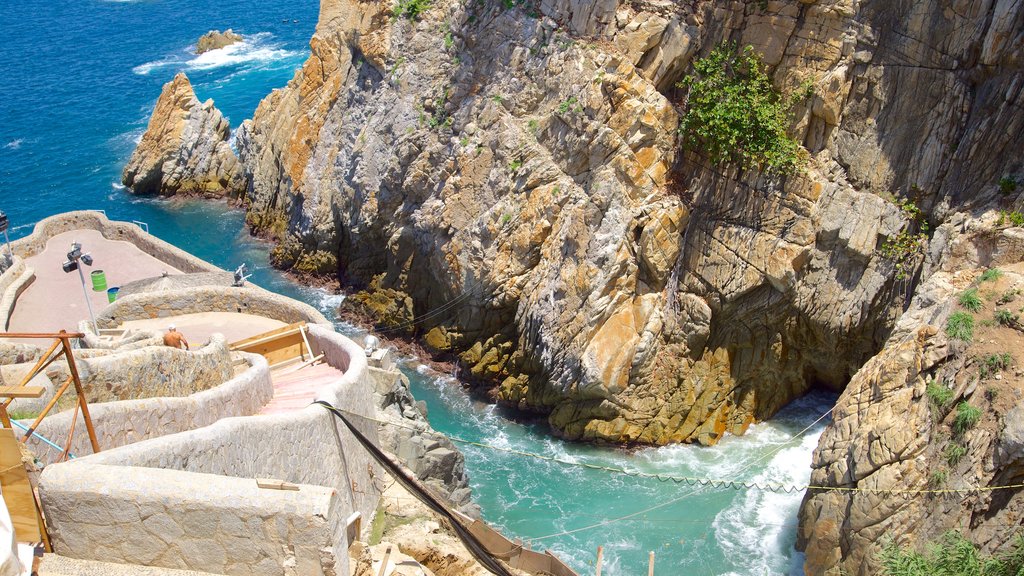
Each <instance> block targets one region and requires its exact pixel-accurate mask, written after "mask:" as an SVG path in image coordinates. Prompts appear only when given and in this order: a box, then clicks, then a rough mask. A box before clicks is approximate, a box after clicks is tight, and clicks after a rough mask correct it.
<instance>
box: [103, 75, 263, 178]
mask: <svg viewBox="0 0 1024 576" xmlns="http://www.w3.org/2000/svg"><path fill="white" fill-rule="evenodd" d="M230 136H231V126H230V125H229V124H228V121H227V119H226V118H224V116H223V115H222V114H221V113H220V110H217V108H215V107H214V106H213V100H207V101H206V102H202V103H201V102H199V99H198V98H196V94H195V92H194V91H193V90H192V84H191V83H190V82H189V81H188V77H186V76H185V74H184V73H183V72H179V73H178V74H177V75H176V76H175V77H174V79H173V80H172V81H170V82H168V83H167V84H165V85H164V89H163V91H162V92H161V93H160V99H159V100H157V103H156V108H155V109H154V110H153V116H152V117H151V118H150V120H149V126H148V127H147V128H146V132H145V134H143V135H142V140H141V141H140V142H139V145H138V146H137V147H136V148H135V151H134V152H133V153H132V156H131V158H130V159H129V160H128V164H126V165H125V167H124V172H123V173H122V175H121V182H122V183H123V184H124V185H125V186H127V187H128V188H130V189H131V191H132V192H134V193H135V194H158V195H160V196H174V195H191V196H206V197H220V196H239V195H241V194H243V193H244V192H245V186H246V178H245V173H244V171H243V169H242V165H241V164H240V163H239V161H238V157H237V156H236V155H235V153H234V151H233V150H231V145H230V144H229V143H228V140H229V138H230Z"/></svg>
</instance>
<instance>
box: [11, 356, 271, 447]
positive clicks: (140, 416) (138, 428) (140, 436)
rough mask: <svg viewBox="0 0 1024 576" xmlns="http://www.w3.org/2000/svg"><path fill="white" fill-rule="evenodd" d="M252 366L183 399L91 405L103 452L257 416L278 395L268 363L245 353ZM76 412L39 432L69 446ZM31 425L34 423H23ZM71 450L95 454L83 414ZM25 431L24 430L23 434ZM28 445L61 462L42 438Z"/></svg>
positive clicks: (42, 426)
mask: <svg viewBox="0 0 1024 576" xmlns="http://www.w3.org/2000/svg"><path fill="white" fill-rule="evenodd" d="M240 354H241V355H242V357H243V358H244V359H245V361H246V362H247V363H248V365H249V368H248V369H246V370H245V371H244V372H242V373H241V374H239V375H237V376H235V377H234V378H231V379H230V380H228V381H226V382H224V383H223V384H220V385H219V386H215V387H213V388H210V389H208V390H203V391H200V392H196V393H195V394H191V395H189V396H184V397H180V398H173V397H162V398H145V399H137V400H121V401H117V402H104V403H99V404H90V405H89V412H90V415H91V416H92V421H93V426H94V428H95V430H96V437H97V442H98V443H99V445H100V450H104V451H106V450H111V449H113V448H118V447H121V446H126V445H128V444H132V443H135V442H141V441H143V440H148V439H150V438H158V437H160V436H166V435H167V434H174V433H177V432H182V431H185V430H195V429H196V428H202V427H203V426H209V425H210V424H212V423H214V422H216V421H218V420H221V419H222V418H228V417H231V416H249V415H251V414H256V413H257V412H259V410H260V409H261V408H262V407H263V406H265V405H266V404H267V403H268V402H270V399H271V398H272V397H273V395H274V385H273V383H272V382H271V380H270V368H269V367H268V366H267V361H266V360H265V359H264V358H263V357H262V356H259V355H258V354H247V353H240ZM71 415H72V413H71V411H64V412H61V413H60V414H55V415H53V416H47V417H46V418H45V419H44V420H43V422H42V423H41V424H40V425H39V428H38V432H39V433H40V434H42V435H43V436H44V437H46V438H48V439H50V440H51V441H53V442H55V443H57V444H59V445H61V446H66V444H65V443H66V441H67V438H68V431H69V429H70V426H71ZM22 424H25V425H26V426H27V425H30V424H31V421H22ZM75 430H76V432H75V437H74V439H73V441H72V443H71V453H72V454H73V455H75V456H77V457H82V456H86V455H89V454H92V444H91V443H90V442H89V438H88V435H87V434H86V430H85V422H84V418H83V417H82V416H81V415H80V414H79V415H78V423H77V424H76V426H75ZM22 435H23V434H22ZM28 446H29V447H30V448H31V449H32V452H33V453H34V454H35V455H36V457H37V458H38V459H39V460H40V461H42V462H43V463H44V464H50V463H52V462H55V461H56V460H57V459H58V458H59V457H60V453H59V451H58V450H56V449H55V448H53V447H52V446H49V445H47V444H46V443H44V442H42V441H41V440H39V439H38V438H31V439H29V441H28Z"/></svg>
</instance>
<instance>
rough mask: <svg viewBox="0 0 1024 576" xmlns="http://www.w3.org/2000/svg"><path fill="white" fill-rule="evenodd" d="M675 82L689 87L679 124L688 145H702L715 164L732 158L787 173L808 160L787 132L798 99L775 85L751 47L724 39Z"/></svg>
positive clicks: (802, 93) (696, 147)
mask: <svg viewBox="0 0 1024 576" xmlns="http://www.w3.org/2000/svg"><path fill="white" fill-rule="evenodd" d="M677 86H679V87H680V88H683V89H685V90H686V112H685V113H684V115H683V118H682V121H681V122H680V124H679V133H680V135H681V138H682V145H683V147H684V148H687V149H691V150H700V151H701V152H704V153H706V154H707V155H708V157H709V158H710V159H711V161H712V162H714V163H716V164H717V163H721V162H729V161H731V162H736V163H737V164H739V165H741V166H743V167H745V168H751V167H755V166H756V167H760V168H764V169H768V170H775V171H779V172H783V173H786V172H792V171H794V170H795V169H796V168H797V167H798V166H799V165H800V164H801V163H802V162H803V161H804V157H805V156H806V152H805V151H804V150H803V148H802V147H801V146H800V143H799V142H797V140H796V139H795V138H792V137H790V136H789V135H788V134H787V133H786V130H787V129H788V127H789V125H790V109H791V108H792V106H793V104H794V103H795V102H794V100H793V99H786V98H783V97H782V95H781V94H780V93H779V91H778V90H776V89H775V87H774V86H772V83H771V79H770V78H769V77H768V75H767V74H766V73H765V70H764V65H763V64H762V62H761V57H760V55H758V54H757V52H755V51H754V48H753V47H752V46H744V47H743V48H739V47H738V46H737V45H736V44H735V43H731V44H730V43H726V44H720V45H719V46H718V47H716V48H715V49H714V50H712V51H711V54H709V55H708V56H707V57H705V58H700V59H698V60H697V61H696V62H694V64H693V73H692V74H690V75H688V76H686V77H685V78H683V80H682V81H681V82H679V84H677ZM809 92H810V90H809V89H805V90H803V91H800V92H798V94H797V95H796V96H797V97H805V96H807V95H808V93H809Z"/></svg>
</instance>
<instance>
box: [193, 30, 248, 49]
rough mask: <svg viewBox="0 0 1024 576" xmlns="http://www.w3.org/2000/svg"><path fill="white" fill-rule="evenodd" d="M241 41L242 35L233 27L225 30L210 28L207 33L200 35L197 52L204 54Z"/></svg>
mask: <svg viewBox="0 0 1024 576" xmlns="http://www.w3.org/2000/svg"><path fill="white" fill-rule="evenodd" d="M241 41H242V35H241V34H236V33H235V31H234V30H232V29H231V28H228V29H227V30H225V31H223V32H221V31H220V30H210V31H209V32H207V33H206V34H203V35H202V36H200V37H199V40H197V41H196V54H202V53H204V52H209V51H210V50H218V49H220V48H223V47H225V46H230V45H232V44H234V43H236V42H241Z"/></svg>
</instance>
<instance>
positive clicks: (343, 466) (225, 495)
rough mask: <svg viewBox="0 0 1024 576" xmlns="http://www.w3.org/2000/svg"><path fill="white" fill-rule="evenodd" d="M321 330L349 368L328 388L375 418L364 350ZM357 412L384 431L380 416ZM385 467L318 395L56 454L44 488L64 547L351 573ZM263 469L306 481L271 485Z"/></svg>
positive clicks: (105, 555)
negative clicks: (353, 528)
mask: <svg viewBox="0 0 1024 576" xmlns="http://www.w3.org/2000/svg"><path fill="white" fill-rule="evenodd" d="M309 338H310V344H311V345H312V347H313V348H314V352H315V353H316V354H321V353H322V354H324V356H325V358H326V360H327V362H328V363H329V364H330V365H332V366H334V367H335V368H338V369H340V370H343V371H344V375H343V376H340V377H339V378H338V380H337V381H335V382H333V383H331V384H330V385H328V386H325V387H324V388H323V389H321V390H320V391H319V392H318V396H317V398H318V399H322V400H325V401H327V402H330V403H331V404H333V405H334V406H338V407H340V408H342V409H344V410H346V411H348V412H352V413H355V414H357V415H365V416H371V417H372V416H373V415H374V414H375V411H374V406H373V398H372V390H371V386H370V384H369V382H368V375H367V365H366V357H365V355H364V353H363V351H362V349H361V348H360V347H359V346H358V345H357V344H355V343H354V342H352V341H351V340H349V339H348V338H345V337H344V336H341V335H339V334H337V333H335V332H334V331H333V330H330V329H328V328H326V327H323V326H318V325H312V326H310V330H309ZM354 420H355V423H356V425H357V426H359V428H360V430H361V431H362V432H363V433H364V434H366V435H367V436H368V437H369V438H371V439H372V440H373V441H374V442H376V441H377V431H376V426H374V425H373V423H372V422H370V421H360V419H359V418H358V417H356V418H354ZM380 475H381V471H380V468H379V467H378V466H377V465H376V464H375V463H374V462H373V461H372V459H371V458H370V456H369V455H368V454H367V453H366V451H365V450H364V449H363V448H362V447H361V446H360V445H359V444H358V442H357V441H356V440H355V438H354V437H353V436H352V435H351V433H350V432H349V431H348V430H347V429H346V428H345V427H344V425H342V424H340V423H339V422H337V421H336V419H335V418H334V417H333V416H332V415H331V414H330V413H328V412H327V410H325V409H324V408H323V407H321V406H316V405H311V406H308V407H306V408H304V409H303V410H299V411H295V412H291V413H287V414H276V415H261V416H250V417H234V418H224V419H222V420H219V421H217V422H215V423H213V424H211V425H210V426H206V427H204V428H199V429H196V430H191V431H187V432H181V433H178V434H172V435H170V436H164V437H160V438H155V439H151V440H146V441H143V442H138V443H135V444H131V445H127V446H123V447H120V448H115V449H112V450H108V451H104V452H101V453H100V454H94V455H91V456H87V457H84V458H79V459H76V460H74V461H72V462H68V463H65V464H55V465H51V466H48V467H46V468H45V469H44V471H43V474H42V478H41V482H40V491H41V496H42V502H43V506H44V509H45V512H46V515H47V519H48V522H49V525H50V528H51V536H52V540H53V543H54V546H55V549H56V551H57V552H58V553H60V554H66V555H70V556H73V557H79V558H84V559H104V560H107V561H117V562H128V563H132V562H134V563H145V564H149V565H155V566H164V567H174V568H190V569H195V570H203V571H209V572H217V573H223V574H275V575H276V574H286V573H289V574H290V573H295V574H309V575H317V574H346V573H348V555H347V549H348V545H349V543H350V541H349V538H350V537H349V533H348V530H349V528H348V523H347V519H348V518H350V517H351V516H352V515H353V513H355V512H359V513H360V514H361V516H362V517H363V518H366V519H368V518H370V516H371V514H372V513H373V511H374V509H375V508H376V505H377V501H378V498H379V495H380V486H379V484H380V482H379V481H378V479H379V478H380ZM255 478H274V479H279V480H283V481H286V482H291V483H294V484H297V485H299V486H298V487H299V490H296V491H287V490H286V491H279V490H273V489H260V488H257V486H256V482H255V480H254V479H255ZM84 479H89V480H88V481H86V480H84ZM332 492H333V494H334V496H333V497H332V496H331V494H332ZM366 524H368V522H367V523H366ZM112 534H124V535H125V537H124V538H111V535H112ZM287 566H294V567H295V568H286V567H287Z"/></svg>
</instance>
